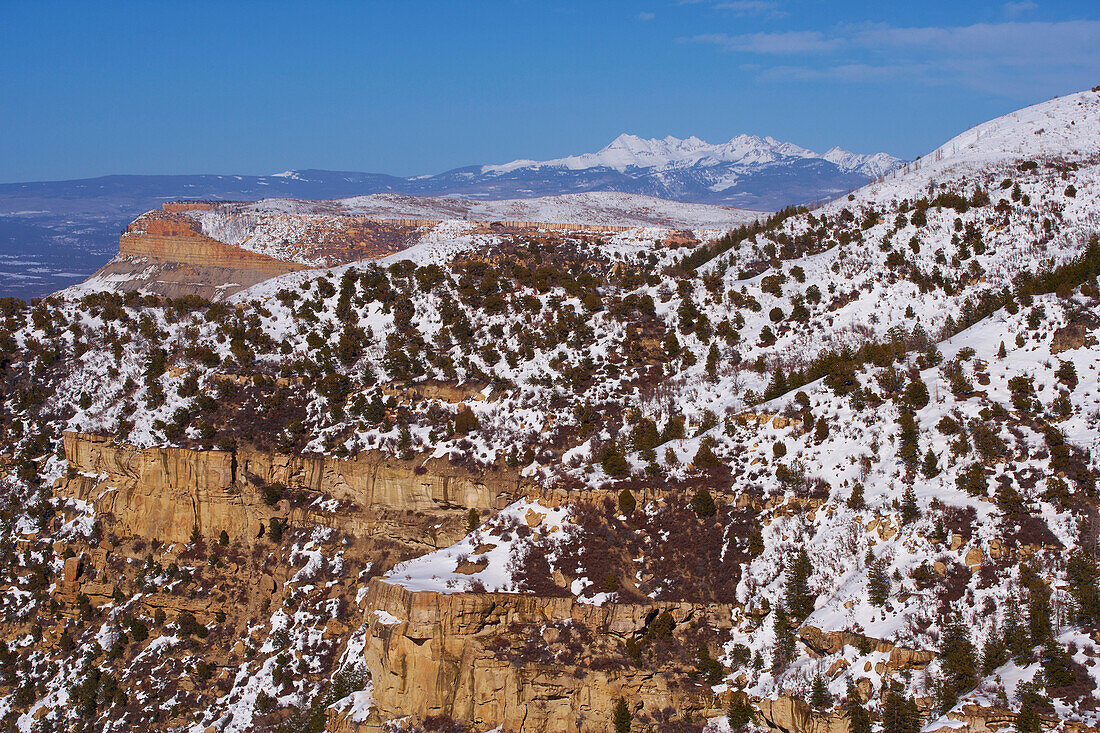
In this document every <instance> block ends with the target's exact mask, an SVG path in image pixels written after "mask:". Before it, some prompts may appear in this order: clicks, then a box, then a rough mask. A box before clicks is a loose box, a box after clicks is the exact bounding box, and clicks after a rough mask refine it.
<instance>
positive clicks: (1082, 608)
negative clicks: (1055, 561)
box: [1066, 550, 1100, 624]
mask: <svg viewBox="0 0 1100 733" xmlns="http://www.w3.org/2000/svg"><path fill="white" fill-rule="evenodd" d="M1066 579H1067V580H1069V592H1070V593H1071V594H1072V595H1073V600H1074V601H1075V602H1076V604H1077V608H1076V612H1077V614H1076V615H1077V621H1078V622H1079V623H1081V624H1096V623H1100V571H1098V569H1097V567H1096V560H1095V559H1093V558H1092V557H1091V556H1090V555H1088V554H1086V553H1085V552H1084V551H1082V550H1078V551H1077V552H1075V553H1073V555H1072V556H1071V557H1070V559H1069V563H1068V564H1067V565H1066Z"/></svg>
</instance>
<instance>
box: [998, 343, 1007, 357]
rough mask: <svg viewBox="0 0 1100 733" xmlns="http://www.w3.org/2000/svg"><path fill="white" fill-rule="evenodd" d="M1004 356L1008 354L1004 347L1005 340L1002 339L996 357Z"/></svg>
mask: <svg viewBox="0 0 1100 733" xmlns="http://www.w3.org/2000/svg"><path fill="white" fill-rule="evenodd" d="M1006 356H1008V351H1007V350H1006V349H1005V342H1004V341H1002V342H1001V346H1000V348H998V349H997V358H998V359H1003V358H1005V357H1006Z"/></svg>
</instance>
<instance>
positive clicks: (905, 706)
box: [882, 690, 921, 733]
mask: <svg viewBox="0 0 1100 733" xmlns="http://www.w3.org/2000/svg"><path fill="white" fill-rule="evenodd" d="M920 728H921V720H920V711H919V710H918V709H917V703H916V701H915V700H913V699H912V698H907V697H902V695H901V694H900V693H899V692H896V691H893V690H891V691H890V692H889V693H888V694H887V695H886V699H885V700H883V701H882V733H918V731H920Z"/></svg>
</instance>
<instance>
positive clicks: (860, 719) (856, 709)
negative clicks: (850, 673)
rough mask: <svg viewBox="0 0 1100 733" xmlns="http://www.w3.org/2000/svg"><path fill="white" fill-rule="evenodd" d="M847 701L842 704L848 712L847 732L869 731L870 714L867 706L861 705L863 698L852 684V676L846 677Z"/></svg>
mask: <svg viewBox="0 0 1100 733" xmlns="http://www.w3.org/2000/svg"><path fill="white" fill-rule="evenodd" d="M846 697H847V702H846V703H845V705H844V709H845V712H847V714H848V733H871V716H870V715H869V714H868V713H867V708H865V707H863V700H862V699H861V697H860V694H859V690H857V689H856V686H855V685H854V684H852V678H851V677H849V678H848V691H847V693H846Z"/></svg>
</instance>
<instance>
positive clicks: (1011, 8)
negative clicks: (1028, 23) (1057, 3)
mask: <svg viewBox="0 0 1100 733" xmlns="http://www.w3.org/2000/svg"><path fill="white" fill-rule="evenodd" d="M1038 8H1039V6H1038V5H1037V4H1035V3H1033V2H1032V1H1031V0H1020V2H1013V3H1005V4H1004V5H1003V6H1002V10H1004V13H1005V15H1006V16H1008V17H1009V18H1019V17H1020V16H1021V15H1023V14H1024V13H1029V12H1031V11H1032V10H1037V9H1038Z"/></svg>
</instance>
